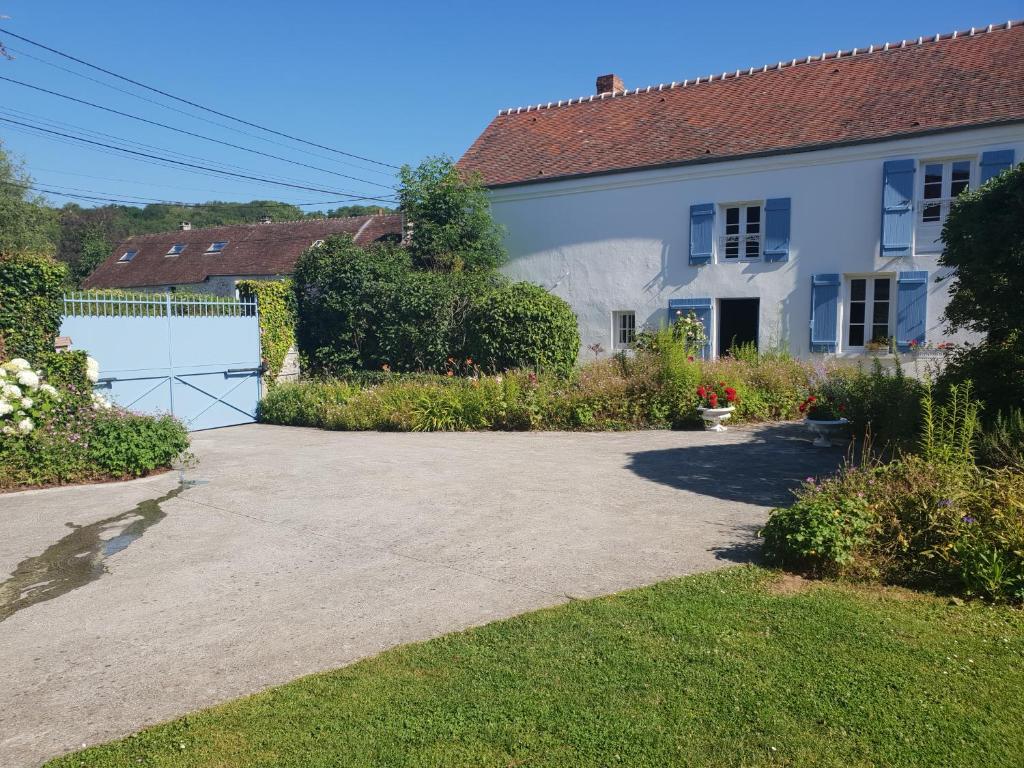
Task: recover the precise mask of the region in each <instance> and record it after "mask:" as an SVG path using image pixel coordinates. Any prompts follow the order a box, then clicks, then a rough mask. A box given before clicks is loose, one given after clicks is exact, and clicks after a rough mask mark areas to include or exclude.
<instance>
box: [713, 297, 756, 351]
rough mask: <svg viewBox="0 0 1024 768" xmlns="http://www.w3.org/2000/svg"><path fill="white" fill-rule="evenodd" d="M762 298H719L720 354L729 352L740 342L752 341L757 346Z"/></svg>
mask: <svg viewBox="0 0 1024 768" xmlns="http://www.w3.org/2000/svg"><path fill="white" fill-rule="evenodd" d="M760 307H761V300H760V299H719V300H718V354H719V356H721V355H725V354H728V352H729V350H730V349H731V348H732V347H734V346H737V345H739V344H750V343H752V344H753V345H754V347H755V349H756V348H757V318H758V314H759V313H760Z"/></svg>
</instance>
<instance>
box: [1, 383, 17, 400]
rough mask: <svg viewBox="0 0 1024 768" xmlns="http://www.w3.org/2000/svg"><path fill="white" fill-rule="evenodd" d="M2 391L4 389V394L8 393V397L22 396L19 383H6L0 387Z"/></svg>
mask: <svg viewBox="0 0 1024 768" xmlns="http://www.w3.org/2000/svg"><path fill="white" fill-rule="evenodd" d="M0 391H2V392H3V394H5V395H7V397H11V398H17V397H21V387H19V386H18V385H17V384H4V385H3V387H0Z"/></svg>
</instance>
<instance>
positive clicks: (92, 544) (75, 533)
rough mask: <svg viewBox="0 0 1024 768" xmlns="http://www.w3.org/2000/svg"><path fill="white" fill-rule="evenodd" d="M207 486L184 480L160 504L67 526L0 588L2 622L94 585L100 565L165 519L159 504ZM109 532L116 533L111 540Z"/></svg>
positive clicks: (149, 502)
mask: <svg viewBox="0 0 1024 768" xmlns="http://www.w3.org/2000/svg"><path fill="white" fill-rule="evenodd" d="M205 482H206V481H204V480H184V479H183V480H182V481H181V483H180V484H179V485H178V486H177V487H175V488H173V489H172V490H170V491H168V492H167V493H165V494H164V495H163V496H161V497H160V498H158V499H146V500H145V501H142V502H139V504H138V505H136V507H135V508H134V509H130V510H128V511H127V512H122V513H120V514H118V515H114V516H112V517H107V518H104V519H103V520H97V521H96V522H95V523H90V524H89V525H75V524H74V523H67V526H68V527H69V528H72V529H73V530H72V532H71V533H69V534H68V535H67V536H65V537H64V538H62V539H61V540H60V541H58V542H56V543H54V544H51V545H50V546H49V547H47V548H46V551H44V552H43V553H42V554H40V555H36V556H35V557H30V558H27V559H26V560H22V561H21V562H20V563H18V567H17V568H15V569H14V572H13V573H12V574H11V575H10V577H9V578H8V579H7V580H6V581H3V582H0V621H3V620H4V619H6V618H8V617H10V616H12V615H13V614H15V613H17V612H18V611H20V610H22V609H24V608H28V607H29V606H32V605H36V604H37V603H44V602H46V601H47V600H53V599H54V598H55V597H60V596H61V595H66V594H67V593H68V592H70V591H72V590H74V589H78V587H82V586H85V585H86V584H88V583H90V582H92V581H95V580H96V579H98V578H99V577H100V576H102V575H103V574H104V573H106V572H107V567H106V565H104V562H103V561H104V560H106V559H107V558H108V557H110V556H111V555H116V554H117V553H118V552H121V551H122V550H124V549H125V548H126V547H127V546H128V545H129V544H131V543H132V542H133V541H135V540H136V539H139V538H141V537H142V534H143V533H145V532H146V530H147V529H148V528H150V527H151V526H153V525H155V524H156V523H158V522H160V521H161V520H163V519H164V518H165V517H166V516H167V513H166V512H164V511H163V510H162V509H161V508H160V505H161V504H163V503H164V502H165V501H170V500H171V499H173V498H174V497H175V496H177V495H179V494H180V493H181V492H182V491H185V490H188V489H189V488H192V487H194V486H196V485H201V484H203V483H205ZM112 531H118V533H117V534H116V535H115V536H112V537H111V536H109V534H110V533H111V532H112Z"/></svg>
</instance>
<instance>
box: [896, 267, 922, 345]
mask: <svg viewBox="0 0 1024 768" xmlns="http://www.w3.org/2000/svg"><path fill="white" fill-rule="evenodd" d="M927 318H928V273H927V272H900V273H899V276H898V277H897V279H896V344H897V346H899V347H907V346H909V345H910V342H911V341H916V342H917V343H918V344H924V342H925V327H926V325H927Z"/></svg>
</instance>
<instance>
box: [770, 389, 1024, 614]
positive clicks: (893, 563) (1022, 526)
mask: <svg viewBox="0 0 1024 768" xmlns="http://www.w3.org/2000/svg"><path fill="white" fill-rule="evenodd" d="M965 402H966V403H967V407H965ZM970 402H971V400H970V392H969V391H967V392H961V393H960V394H959V401H958V400H956V399H954V400H951V401H950V402H948V403H946V404H944V405H942V406H938V407H936V406H934V405H933V404H932V403H930V402H929V395H928V393H927V392H926V394H925V403H924V406H923V410H922V412H923V414H924V420H925V425H924V429H923V433H922V438H921V451H922V452H921V454H920V455H917V454H904V455H901V456H899V457H898V458H897V459H895V460H894V461H891V462H889V463H880V462H878V461H875V460H870V459H869V460H868V461H866V462H865V463H864V464H862V465H860V466H848V467H846V468H845V469H844V470H843V471H841V472H839V473H838V474H837V475H836V476H834V477H831V478H828V479H826V480H824V481H822V482H820V483H819V482H813V481H809V482H808V483H806V484H805V485H804V486H803V488H802V489H801V490H800V491H799V492H798V493H797V500H796V502H795V503H794V504H793V505H792V506H791V507H789V508H787V509H777V510H773V511H772V513H771V515H770V517H769V521H768V524H767V525H766V526H765V529H764V531H763V534H764V538H765V550H766V555H767V556H768V558H769V559H771V560H772V561H773V562H775V563H778V564H780V565H783V566H786V567H793V568H797V569H802V570H808V571H811V572H814V573H826V574H837V575H841V576H852V577H870V578H878V579H881V580H882V581H884V582H888V583H897V584H908V585H914V586H928V587H932V588H938V589H943V590H952V591H963V592H965V593H967V594H969V595H977V596H982V597H986V598H989V599H992V600H1013V601H1021V600H1024V474H1021V473H1020V472H1018V471H1014V470H1012V469H1009V468H1004V469H989V468H984V467H978V466H976V465H975V464H974V463H973V461H972V458H971V453H970V451H969V450H968V449H969V446H970V441H971V432H972V430H973V419H974V418H975V416H976V414H975V413H974V412H973V411H972V408H971V407H970Z"/></svg>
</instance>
